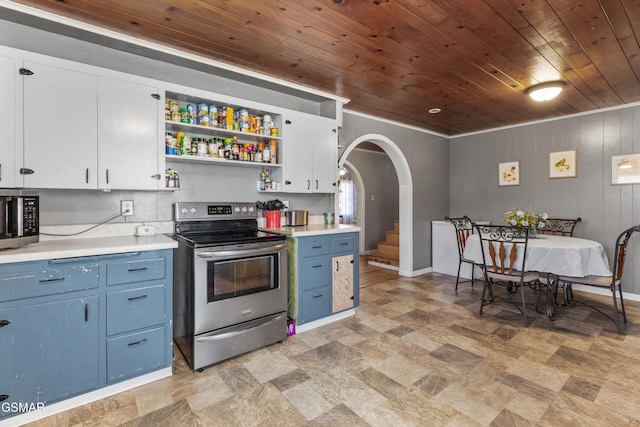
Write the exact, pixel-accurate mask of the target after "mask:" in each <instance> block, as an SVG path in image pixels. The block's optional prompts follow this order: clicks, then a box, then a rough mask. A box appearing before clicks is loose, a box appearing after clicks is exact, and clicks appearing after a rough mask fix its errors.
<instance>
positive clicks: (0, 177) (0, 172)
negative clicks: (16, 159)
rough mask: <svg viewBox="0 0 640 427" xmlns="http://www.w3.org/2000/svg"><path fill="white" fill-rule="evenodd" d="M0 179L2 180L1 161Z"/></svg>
mask: <svg viewBox="0 0 640 427" xmlns="http://www.w3.org/2000/svg"><path fill="white" fill-rule="evenodd" d="M0 181H2V163H0Z"/></svg>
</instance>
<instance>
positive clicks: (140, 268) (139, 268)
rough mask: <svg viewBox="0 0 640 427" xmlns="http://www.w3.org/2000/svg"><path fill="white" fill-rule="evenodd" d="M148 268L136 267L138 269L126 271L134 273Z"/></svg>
mask: <svg viewBox="0 0 640 427" xmlns="http://www.w3.org/2000/svg"><path fill="white" fill-rule="evenodd" d="M147 268H148V267H138V268H130V269H129V270H127V271H128V272H129V273H133V272H135V271H145V270H146V269H147Z"/></svg>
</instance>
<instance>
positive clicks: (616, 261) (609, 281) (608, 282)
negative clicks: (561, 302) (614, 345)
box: [558, 225, 640, 334]
mask: <svg viewBox="0 0 640 427" xmlns="http://www.w3.org/2000/svg"><path fill="white" fill-rule="evenodd" d="M634 232H640V225H636V226H634V227H631V228H629V229H627V230H625V231H623V232H622V233H620V235H619V236H618V238H617V239H616V249H615V254H614V256H613V273H612V274H611V276H587V277H569V276H559V278H558V279H559V281H560V283H562V284H564V287H565V299H567V298H568V295H567V292H566V289H567V288H569V290H571V285H572V284H578V285H585V286H595V287H597V288H609V290H610V291H611V295H612V297H613V315H614V318H611V316H609V315H608V314H606V313H605V312H603V311H602V310H601V308H602V309H611V307H606V308H605V307H600V306H595V305H590V304H586V303H584V302H581V301H575V300H574V302H580V303H582V304H584V305H587V306H589V307H591V308H593V309H594V310H596V311H597V312H598V313H600V314H602V315H603V316H605V317H606V318H608V319H609V320H611V321H613V322H614V323H615V324H616V331H617V332H618V334H622V330H621V328H620V313H621V314H622V319H623V320H624V323H627V314H626V312H625V310H624V299H623V297H622V272H623V269H624V260H625V257H626V255H627V244H628V243H629V239H630V238H631V235H632V234H633V233H634ZM616 288H617V290H618V293H619V295H620V308H621V310H618V301H617V299H616ZM572 296H573V295H572Z"/></svg>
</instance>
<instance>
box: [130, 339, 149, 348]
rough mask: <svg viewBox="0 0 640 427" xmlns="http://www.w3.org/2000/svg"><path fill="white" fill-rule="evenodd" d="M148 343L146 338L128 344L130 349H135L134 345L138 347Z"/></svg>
mask: <svg viewBox="0 0 640 427" xmlns="http://www.w3.org/2000/svg"><path fill="white" fill-rule="evenodd" d="M146 342H147V339H146V338H143V339H141V340H140V341H136V342H130V343H129V344H127V345H128V346H129V347H133V346H134V345H138V344H144V343H146Z"/></svg>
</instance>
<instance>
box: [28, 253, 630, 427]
mask: <svg viewBox="0 0 640 427" xmlns="http://www.w3.org/2000/svg"><path fill="white" fill-rule="evenodd" d="M370 269H371V267H366V266H363V272H362V277H363V280H364V281H367V280H369V281H368V282H367V283H363V282H362V281H361V285H362V286H363V287H362V288H361V305H360V307H359V308H358V309H357V311H356V315H355V316H352V317H350V318H348V319H345V320H342V321H338V322H335V323H332V324H330V325H326V326H322V327H319V328H316V329H313V330H310V331H307V332H304V333H300V334H298V335H295V336H293V337H291V338H290V339H288V340H287V341H286V342H284V343H282V344H275V345H272V346H269V347H267V348H264V349H261V350H258V351H254V352H252V353H250V354H246V355H243V356H239V357H236V358H234V359H231V360H228V361H226V362H223V363H220V364H218V365H215V366H212V367H210V368H208V369H206V370H204V371H203V372H191V371H190V370H189V368H188V367H187V366H186V364H185V362H184V360H183V358H182V357H181V355H180V353H179V352H177V354H176V359H175V362H174V375H173V376H172V377H170V378H166V379H163V380H160V381H156V382H154V383H152V384H148V385H146V386H143V387H139V388H136V389H134V390H130V391H127V392H124V393H121V394H118V395H115V396H112V397H109V398H106V399H103V400H101V401H98V402H94V403H90V404H87V405H84V406H82V407H79V408H75V409H72V410H69V411H66V412H64V413H61V414H57V415H54V416H51V417H49V418H45V419H43V420H40V421H38V422H35V423H31V425H32V426H47V427H49V426H65V427H67V426H118V425H122V426H171V427H173V426H316V425H317V426H322V425H331V426H385V427H386V426H439V425H444V426H487V425H489V426H530V425H537V426H560V425H563V426H564V425H572V426H574V425H575V426H577V425H584V426H586V425H589V426H618V425H619V426H628V425H640V303H638V302H634V301H628V302H627V314H628V318H629V320H630V323H629V324H628V325H627V326H626V327H625V329H624V335H617V334H616V333H615V326H614V325H613V323H612V322H610V321H608V320H606V319H605V318H604V317H602V316H601V315H600V314H598V313H596V312H595V311H593V310H591V309H589V308H587V307H583V306H579V305H578V306H573V307H561V309H560V311H559V313H558V318H557V320H555V321H550V320H548V319H547V318H546V317H545V316H544V315H541V314H538V313H535V311H534V310H533V309H531V310H528V314H529V316H530V326H529V327H528V328H524V327H523V325H522V315H521V314H520V312H519V311H518V310H517V309H516V308H515V306H514V305H512V304H510V303H509V302H506V303H498V302H497V303H495V304H493V305H490V306H487V307H485V311H484V314H483V316H479V315H478V308H479V301H480V295H481V292H482V286H481V285H480V284H479V283H477V284H476V285H475V286H474V287H473V288H472V287H470V286H469V285H468V284H462V285H461V286H460V288H459V290H458V294H456V293H455V292H454V290H453V289H454V285H455V277H453V278H452V277H450V276H446V275H440V274H436V273H430V274H425V275H422V276H419V277H414V278H403V277H397V276H396V275H395V274H388V273H380V272H372V270H370ZM501 291H504V289H498V290H497V291H496V292H497V293H500V292H501ZM516 295H517V296H519V293H518V294H516ZM576 297H580V298H589V299H592V300H599V301H603V302H608V301H609V300H608V299H605V298H604V297H598V296H591V295H585V294H580V293H578V292H576ZM515 301H516V304H517V301H518V299H517V298H516V300H515Z"/></svg>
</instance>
